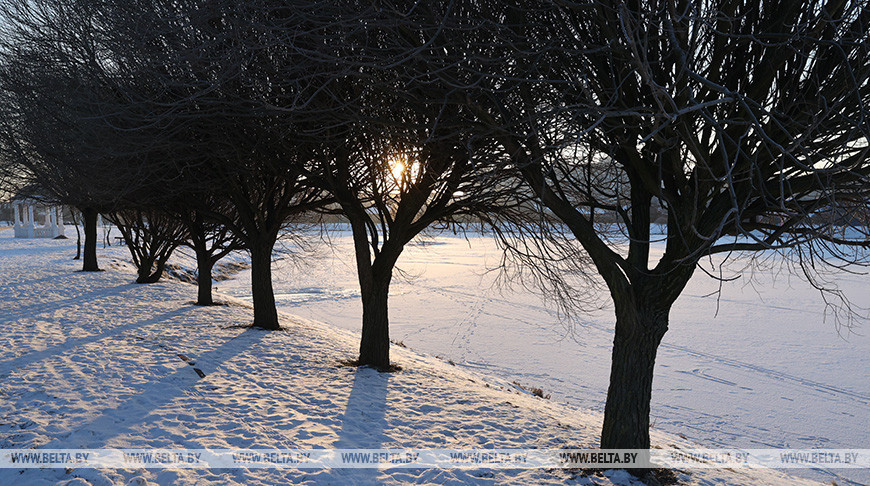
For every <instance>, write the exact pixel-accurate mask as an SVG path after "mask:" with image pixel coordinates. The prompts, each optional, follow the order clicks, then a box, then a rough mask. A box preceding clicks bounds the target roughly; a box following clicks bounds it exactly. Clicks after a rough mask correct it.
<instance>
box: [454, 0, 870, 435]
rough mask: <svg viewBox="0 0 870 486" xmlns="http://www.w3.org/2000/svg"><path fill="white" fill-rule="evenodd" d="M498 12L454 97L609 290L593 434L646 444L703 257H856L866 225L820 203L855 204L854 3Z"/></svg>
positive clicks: (868, 43) (862, 99) (867, 44)
mask: <svg viewBox="0 0 870 486" xmlns="http://www.w3.org/2000/svg"><path fill="white" fill-rule="evenodd" d="M500 11H501V12H504V17H503V19H502V20H503V22H502V23H501V25H499V26H497V27H493V29H492V32H493V34H492V37H493V45H499V44H500V45H502V46H503V49H502V51H501V52H507V50H508V49H513V50H515V51H516V52H518V53H519V54H518V55H517V56H516V57H515V58H514V59H515V60H514V62H512V63H507V64H502V65H501V68H500V70H496V69H495V66H494V67H493V69H492V71H491V72H493V73H494V74H495V73H496V72H500V73H501V75H500V78H501V79H503V80H504V83H503V84H502V85H501V86H500V89H491V90H488V92H481V93H479V94H478V95H476V97H475V98H474V99H473V100H471V103H470V105H471V106H473V107H474V108H475V109H476V110H477V112H478V115H479V116H480V118H481V119H482V120H486V121H487V123H489V125H490V126H491V127H492V128H493V129H494V130H497V131H499V132H500V133H499V134H498V135H497V138H498V139H499V141H500V142H501V143H502V144H503V145H504V147H505V149H506V150H507V151H508V152H509V153H510V154H511V156H512V158H513V161H514V165H515V167H516V168H517V169H518V171H519V173H520V174H521V175H522V177H523V178H524V179H525V180H526V182H527V183H528V187H529V188H530V189H531V190H532V191H534V192H535V193H536V194H537V196H538V198H539V200H540V203H541V204H542V206H543V207H544V208H546V211H547V212H548V213H549V214H551V215H552V216H553V217H555V218H557V219H558V221H560V222H561V223H562V224H563V225H564V226H565V227H566V228H567V230H568V231H569V234H570V235H571V236H572V237H573V238H574V239H575V241H576V243H577V244H579V245H580V246H582V248H583V250H584V251H585V253H586V254H587V255H588V258H589V259H590V260H591V262H592V264H593V266H594V270H595V273H597V274H598V275H600V277H601V278H602V279H603V280H604V282H605V284H606V286H607V288H608V290H609V294H610V297H611V298H612V300H613V304H614V306H615V313H616V333H615V339H614V347H613V364H612V368H611V376H610V387H609V389H608V395H607V404H606V407H605V417H604V427H603V431H602V438H601V446H602V447H605V448H648V447H649V445H650V442H649V411H650V397H651V391H652V379H653V368H654V363H655V357H656V350H657V348H658V345H659V343H660V342H661V339H662V337H663V336H664V334H665V332H666V331H667V328H668V315H669V312H670V309H671V306H672V305H673V303H674V301H675V300H676V299H677V297H678V296H679V295H680V293H681V292H682V291H683V289H684V288H685V286H686V284H687V283H688V281H689V279H690V278H691V277H692V275H693V274H694V272H695V270H696V269H697V268H698V267H699V265H698V263H699V260H700V259H701V258H702V257H704V256H707V255H711V254H714V253H721V254H723V255H724V256H728V255H730V254H732V253H733V252H744V251H749V252H752V251H765V250H773V251H777V252H780V253H782V254H785V255H791V256H795V257H796V258H798V259H799V260H798V263H799V264H800V265H801V266H802V267H803V270H804V271H805V273H806V274H807V275H808V276H809V277H810V279H811V281H815V279H813V278H812V277H813V275H814V274H815V272H816V271H817V269H818V267H819V266H822V265H824V264H830V265H833V266H835V267H836V266H840V265H845V264H854V263H867V259H866V257H867V255H866V253H865V252H864V249H865V248H866V247H867V245H868V237H867V236H868V235H867V232H866V230H864V231H861V230H860V228H855V229H853V230H850V231H846V232H845V233H844V232H842V231H839V230H837V229H836V228H835V227H834V226H832V225H831V224H830V222H831V220H830V218H824V217H822V215H825V214H842V213H847V214H852V213H854V212H855V211H856V209H857V208H861V207H866V206H867V205H868V203H870V201H868V189H867V188H868V187H870V186H868V178H867V176H868V171H870V166H868V163H867V156H868V150H870V148H868V147H870V141H868V134H870V128H868V127H870V125H868V124H867V122H866V116H867V108H866V107H867V104H868V102H870V81H868V76H870V65H868V63H867V61H866V60H867V58H868V49H870V40H868V28H867V27H868V21H870V11H868V8H867V6H866V4H865V3H864V2H839V1H818V2H809V3H799V2H766V3H763V4H760V3H757V2H744V1H725V2H716V3H710V2H692V1H689V2H676V1H667V0H662V1H658V0H655V1H644V2H616V3H612V4H611V3H606V2H591V3H574V2H553V3H547V2H542V3H541V5H538V6H537V8H535V9H525V8H519V7H517V8H505V9H502V10H500ZM656 210H659V211H661V212H662V213H663V214H665V215H666V220H665V221H664V225H665V236H664V240H665V241H664V245H665V251H664V253H663V254H662V256H661V257H660V258H658V260H657V261H656V260H655V258H653V256H652V253H651V248H652V247H653V246H654V245H655V244H656V243H655V240H656V238H657V237H656V236H654V235H653V234H652V233H651V226H652V222H653V221H652V218H651V214H653V213H655V212H656ZM604 222H607V223H608V224H606V225H605V224H602V223H604ZM608 229H609V230H608ZM790 249H791V250H790ZM581 270H582V268H581ZM549 277H551V278H558V275H553V274H552V273H551V274H549ZM823 290H824V289H823Z"/></svg>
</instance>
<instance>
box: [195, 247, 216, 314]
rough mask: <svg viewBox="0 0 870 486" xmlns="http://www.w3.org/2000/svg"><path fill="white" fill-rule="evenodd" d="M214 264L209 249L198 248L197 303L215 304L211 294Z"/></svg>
mask: <svg viewBox="0 0 870 486" xmlns="http://www.w3.org/2000/svg"><path fill="white" fill-rule="evenodd" d="M213 265H214V262H212V259H211V255H209V253H208V252H207V251H204V250H202V249H197V250H196V270H197V276H196V284H197V294H196V305H214V300H213V299H212V295H211V269H212V266H213Z"/></svg>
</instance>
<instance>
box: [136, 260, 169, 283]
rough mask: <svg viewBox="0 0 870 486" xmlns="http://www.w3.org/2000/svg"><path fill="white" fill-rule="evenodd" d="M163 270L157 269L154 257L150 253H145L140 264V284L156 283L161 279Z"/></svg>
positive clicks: (138, 281)
mask: <svg viewBox="0 0 870 486" xmlns="http://www.w3.org/2000/svg"><path fill="white" fill-rule="evenodd" d="M162 273H163V272H162V271H158V269H155V265H154V258H153V257H151V256H150V255H143V256H142V259H141V264H140V265H139V278H137V279H136V283H138V284H149V283H155V282H157V281H158V280H160V275H161V274H162Z"/></svg>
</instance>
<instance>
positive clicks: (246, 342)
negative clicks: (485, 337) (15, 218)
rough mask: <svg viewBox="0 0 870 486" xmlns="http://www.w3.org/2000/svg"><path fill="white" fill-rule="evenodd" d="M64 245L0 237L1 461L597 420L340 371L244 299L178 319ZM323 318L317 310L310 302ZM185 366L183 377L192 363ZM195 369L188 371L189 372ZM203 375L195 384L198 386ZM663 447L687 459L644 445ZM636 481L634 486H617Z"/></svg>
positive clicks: (50, 480) (410, 436) (319, 474)
mask: <svg viewBox="0 0 870 486" xmlns="http://www.w3.org/2000/svg"><path fill="white" fill-rule="evenodd" d="M74 244H75V243H74V241H72V240H66V241H64V240H60V241H58V240H15V239H13V238H11V231H9V230H5V231H0V295H2V300H0V331H2V332H0V396H2V400H0V447H2V448H7V449H8V448H44V449H79V448H84V449H99V448H173V449H180V448H188V449H232V448H279V449H285V448H287V449H291V448H303V449H307V448H405V447H413V448H560V447H572V448H588V447H593V446H594V445H595V443H596V437H597V435H598V427H599V424H600V421H601V417H600V415H599V414H598V413H596V412H590V411H584V410H580V409H577V408H574V407H571V406H569V405H565V404H562V403H558V402H555V401H548V400H543V399H540V398H536V397H534V396H531V395H529V394H525V393H520V392H519V391H518V390H516V389H515V388H513V387H511V386H510V384H509V383H508V381H506V380H500V379H498V378H493V377H491V376H490V377H486V378H484V377H482V376H481V375H478V374H476V373H474V372H471V371H468V370H465V369H461V368H459V367H456V366H452V365H451V364H449V363H447V362H445V361H443V360H440V359H437V358H434V357H427V356H423V355H420V354H417V353H415V352H413V351H410V350H408V349H404V348H401V347H398V346H397V347H395V348H394V350H393V356H394V360H395V361H396V362H397V363H398V364H399V365H401V366H402V367H403V368H404V369H403V371H401V372H397V373H392V374H382V373H378V372H376V371H374V370H371V369H354V368H348V367H342V366H339V365H338V364H337V363H338V361H339V360H344V359H347V358H351V357H353V356H354V352H355V349H356V347H357V341H356V337H355V334H354V333H352V332H348V331H346V330H341V329H337V328H335V327H332V326H330V325H327V324H322V323H319V322H316V321H313V320H308V319H303V318H300V317H296V316H291V315H286V314H285V315H283V317H282V318H283V325H284V327H285V330H284V331H282V332H267V331H260V330H256V329H250V328H245V327H240V326H243V325H244V324H246V323H248V322H250V320H251V310H250V308H248V307H247V305H246V304H245V302H244V301H242V300H237V299H234V298H232V297H225V296H219V299H221V300H225V301H228V302H229V305H225V306H216V307H209V308H201V307H196V306H193V305H191V304H190V302H191V300H192V299H193V297H194V294H195V289H194V287H192V286H191V285H189V284H186V283H182V282H178V281H173V280H166V281H163V282H160V283H157V284H151V285H136V284H134V283H132V282H133V280H134V275H133V274H132V273H130V272H129V270H127V269H125V268H124V267H123V266H112V265H109V262H110V259H111V258H113V257H114V258H126V256H125V255H124V253H123V248H117V247H116V248H111V249H106V250H101V252H100V253H101V254H100V257H101V259H102V265H103V267H104V268H106V271H104V272H99V273H81V272H76V271H75V270H77V268H78V265H79V263H78V262H74V261H72V260H70V257H71V256H72V254H73V250H74ZM322 305H323V306H329V305H330V303H329V302H323V303H322ZM191 363H195V365H194V366H191ZM196 370H199V372H197V371H196ZM200 375H202V376H200ZM653 441H654V442H655V443H656V444H659V445H663V446H665V447H673V446H678V447H683V448H686V447H697V446H695V445H692V444H689V443H687V441H685V440H682V439H679V438H676V437H675V436H670V435H667V434H665V433H663V432H655V431H654V434H653ZM677 476H678V477H679V478H680V479H681V480H683V481H684V482H685V483H687V484H800V483H803V481H799V480H797V479H794V478H790V477H788V476H785V475H783V474H781V473H780V472H778V471H770V470H763V471H759V470H751V469H745V470H737V471H729V470H695V471H690V472H678V473H677ZM150 482H156V483H159V484H174V483H185V484H192V483H194V482H196V483H197V484H245V485H251V484H282V483H287V482H307V483H312V484H348V483H357V484H382V483H394V484H400V483H406V482H414V483H432V484H444V483H452V484H474V483H488V484H508V483H513V484H535V483H565V484H611V483H612V484H632V480H631V479H630V478H629V476H628V475H626V474H625V473H624V472H621V471H605V472H598V473H591V474H589V475H586V474H584V473H579V472H577V471H569V470H543V469H532V470H467V469H466V470H462V469H442V470H439V469H417V470H415V469H388V470H354V469H333V470H329V469H324V470H295V469H224V470H204V469H173V470H160V469H150V470H145V469H106V470H87V469H66V470H64V469H43V470H39V469H27V470H17V469H0V484H75V485H86V484H94V485H98V484H130V483H132V484H146V483H150ZM634 484H637V483H634Z"/></svg>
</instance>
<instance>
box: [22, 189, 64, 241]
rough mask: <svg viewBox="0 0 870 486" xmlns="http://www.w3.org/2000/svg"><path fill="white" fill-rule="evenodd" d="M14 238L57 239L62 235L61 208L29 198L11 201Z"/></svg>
mask: <svg viewBox="0 0 870 486" xmlns="http://www.w3.org/2000/svg"><path fill="white" fill-rule="evenodd" d="M12 212H13V218H14V219H13V222H12V224H13V226H14V228H15V237H16V238H58V237H61V236H64V234H63V230H64V227H63V207H62V206H56V205H50V204H42V203H40V202H37V201H35V200H33V199H29V198H20V197H19V198H15V199H13V200H12Z"/></svg>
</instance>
